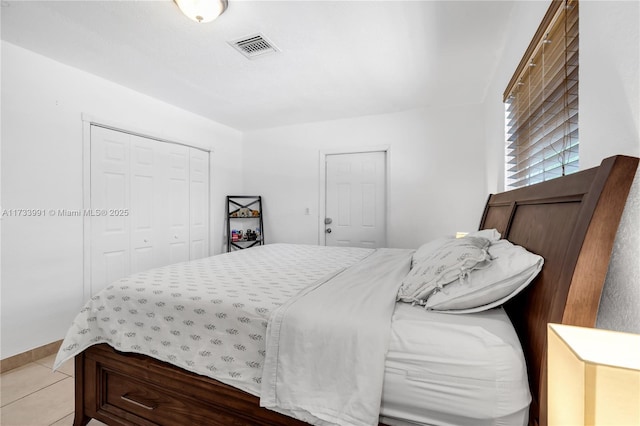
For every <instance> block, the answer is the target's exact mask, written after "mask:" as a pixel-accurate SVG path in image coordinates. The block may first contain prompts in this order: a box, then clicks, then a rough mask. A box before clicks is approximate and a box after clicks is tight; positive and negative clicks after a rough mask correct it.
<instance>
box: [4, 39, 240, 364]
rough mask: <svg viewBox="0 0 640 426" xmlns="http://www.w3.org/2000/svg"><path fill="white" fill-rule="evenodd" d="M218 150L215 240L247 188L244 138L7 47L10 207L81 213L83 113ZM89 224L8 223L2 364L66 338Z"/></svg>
mask: <svg viewBox="0 0 640 426" xmlns="http://www.w3.org/2000/svg"><path fill="white" fill-rule="evenodd" d="M83 113H85V114H90V115H92V116H94V117H96V118H99V119H102V120H107V121H110V122H112V123H119V124H121V125H122V126H123V127H125V128H128V129H135V130H138V131H142V132H146V133H148V134H151V135H154V136H157V137H163V138H165V139H168V140H174V141H177V142H184V143H188V144H192V145H195V146H199V147H203V148H210V149H213V150H214V153H213V155H212V156H211V159H212V162H211V164H212V172H213V187H212V194H211V199H212V206H213V215H214V218H215V219H214V223H213V227H212V230H211V231H212V233H211V236H210V238H211V241H212V244H213V248H214V252H219V251H220V250H221V247H222V239H223V236H222V229H223V225H224V221H223V220H222V218H223V214H224V195H226V193H228V192H239V191H241V190H242V182H241V173H242V168H241V163H240V162H239V161H238V160H239V159H240V158H242V140H241V134H240V132H238V131H236V130H233V129H230V128H228V127H225V126H222V125H220V124H218V123H215V122H212V121H210V120H207V119H205V118H203V117H200V116H197V115H194V114H191V113H188V112H186V111H184V110H181V109H178V108H176V107H173V106H171V105H168V104H165V103H163V102H160V101H158V100H155V99H152V98H150V97H147V96H144V95H142V94H140V93H137V92H135V91H132V90H129V89H127V88H124V87H122V86H118V85H116V84H114V83H111V82H109V81H106V80H104V79H101V78H98V77H96V76H94V75H91V74H88V73H85V72H82V71H80V70H77V69H74V68H71V67H68V66H66V65H63V64H60V63H58V62H55V61H52V60H50V59H48V58H45V57H43V56H40V55H38V54H35V53H32V52H30V51H27V50H25V49H22V48H20V47H17V46H14V45H11V44H9V43H6V42H2V154H1V155H2V180H1V182H2V209H45V210H48V209H71V210H75V209H82V206H83V204H82V194H83V190H82V188H83V186H82V185H83V182H82V176H83V175H82V146H83V139H82V137H83V134H82V121H81V114H83ZM82 242H83V235H82V219H81V218H77V217H40V218H33V217H32V218H25V217H3V218H2V265H1V266H2V348H1V350H2V352H1V358H6V357H9V356H12V355H15V354H17V353H21V352H24V351H26V350H29V349H32V348H34V347H38V346H41V345H44V344H47V343H51V342H53V341H56V340H59V339H61V338H62V337H64V334H65V333H66V329H67V328H68V326H69V324H70V323H71V321H72V319H73V317H74V316H75V314H76V313H77V312H78V311H79V309H80V308H81V306H82V304H83V303H84V300H83V292H82V290H83V283H82V276H83V275H82V267H83V258H82V256H83V247H82Z"/></svg>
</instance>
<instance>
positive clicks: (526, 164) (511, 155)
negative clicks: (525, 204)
mask: <svg viewBox="0 0 640 426" xmlns="http://www.w3.org/2000/svg"><path fill="white" fill-rule="evenodd" d="M578 34H579V32H578V1H577V0H562V1H558V0H554V1H553V2H552V4H551V7H550V8H549V10H548V11H547V14H546V15H545V17H544V19H543V21H542V24H541V25H540V27H539V28H538V31H537V32H536V35H535V37H534V39H533V40H532V41H531V44H530V45H529V48H528V49H527V51H526V52H525V56H524V57H523V58H522V61H520V65H519V66H518V69H517V70H516V72H515V74H514V75H513V77H512V78H511V81H510V82H509V85H508V86H507V89H506V90H505V92H504V103H505V117H506V140H507V142H506V145H507V146H506V164H507V166H506V184H507V187H509V188H517V187H520V186H526V185H532V184H534V183H538V182H542V181H545V180H549V179H553V178H556V177H560V176H564V175H566V174H569V173H573V172H575V171H577V170H578V166H579V156H578V148H579V137H578V136H579V135H578Z"/></svg>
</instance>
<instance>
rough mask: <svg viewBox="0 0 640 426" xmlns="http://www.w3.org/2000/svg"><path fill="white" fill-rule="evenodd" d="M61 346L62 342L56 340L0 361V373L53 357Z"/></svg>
mask: <svg viewBox="0 0 640 426" xmlns="http://www.w3.org/2000/svg"><path fill="white" fill-rule="evenodd" d="M61 344H62V340H58V341H57V342H53V343H49V344H47V345H44V346H40V347H37V348H35V349H31V350H30V351H26V352H23V353H21V354H18V355H14V356H10V357H9V358H5V359H3V360H0V373H4V372H6V371H9V370H13V369H14V368H18V367H22V366H23V365H27V364H29V363H30V362H33V361H37V360H39V359H41V358H44V357H47V356H49V355H53V354H55V353H56V352H58V349H59V348H60V345H61Z"/></svg>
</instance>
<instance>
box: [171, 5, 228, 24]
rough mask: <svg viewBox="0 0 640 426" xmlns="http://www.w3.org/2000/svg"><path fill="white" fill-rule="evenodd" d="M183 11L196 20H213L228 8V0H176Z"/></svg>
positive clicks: (201, 21) (202, 21)
mask: <svg viewBox="0 0 640 426" xmlns="http://www.w3.org/2000/svg"><path fill="white" fill-rule="evenodd" d="M174 1H175V2H176V4H177V5H178V7H179V8H180V10H181V11H182V13H184V14H185V15H186V16H187V17H188V18H189V19H193V20H194V21H196V22H199V23H204V22H211V21H213V20H214V19H216V18H217V17H218V16H220V15H222V13H223V12H224V11H225V10H227V6H228V5H229V3H228V2H227V0H174Z"/></svg>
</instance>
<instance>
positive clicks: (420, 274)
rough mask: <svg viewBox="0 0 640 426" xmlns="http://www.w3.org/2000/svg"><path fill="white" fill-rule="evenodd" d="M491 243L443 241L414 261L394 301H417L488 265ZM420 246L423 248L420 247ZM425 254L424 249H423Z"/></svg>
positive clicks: (474, 240)
mask: <svg viewBox="0 0 640 426" xmlns="http://www.w3.org/2000/svg"><path fill="white" fill-rule="evenodd" d="M489 244H491V242H490V241H489V240H488V239H486V238H481V237H465V238H457V239H447V240H446V241H444V242H443V243H442V244H439V243H438V244H436V243H434V244H433V247H435V246H437V249H435V250H434V251H433V252H431V253H430V254H429V255H426V256H425V257H424V258H423V259H421V258H418V259H417V260H418V263H416V264H415V265H414V266H413V267H412V268H411V271H409V273H408V274H407V276H406V277H405V279H404V280H403V281H402V284H401V285H400V290H399V291H398V300H402V301H404V302H420V301H423V300H426V299H427V297H429V295H431V294H432V293H433V292H434V291H436V289H441V288H442V286H444V285H446V284H449V283H450V282H453V281H455V280H456V279H458V278H459V277H461V276H464V275H465V274H468V273H469V271H472V270H473V269H475V268H479V267H484V266H486V265H487V264H488V263H489V262H490V256H489V254H488V253H487V247H488V246H489ZM423 247H424V246H423ZM425 251H426V250H425Z"/></svg>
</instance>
